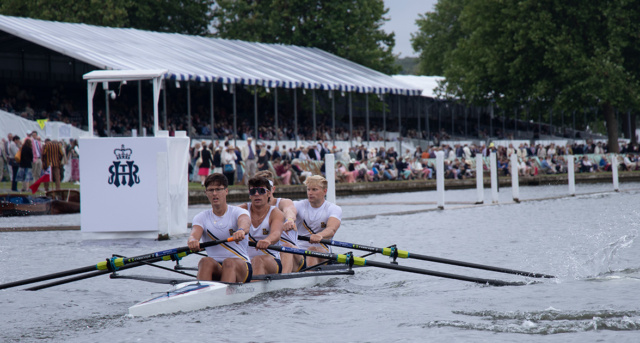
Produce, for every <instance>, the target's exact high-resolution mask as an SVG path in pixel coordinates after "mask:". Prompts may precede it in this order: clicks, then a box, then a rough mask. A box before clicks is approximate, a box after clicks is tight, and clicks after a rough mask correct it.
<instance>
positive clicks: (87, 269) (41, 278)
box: [0, 265, 96, 289]
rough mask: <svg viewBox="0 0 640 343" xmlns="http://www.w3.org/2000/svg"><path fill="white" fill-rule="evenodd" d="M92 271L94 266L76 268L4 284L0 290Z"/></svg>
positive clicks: (0, 286) (94, 268)
mask: <svg viewBox="0 0 640 343" xmlns="http://www.w3.org/2000/svg"><path fill="white" fill-rule="evenodd" d="M94 270H96V266H95V265H93V266H88V267H84V268H77V269H72V270H67V271H64V272H59V273H53V274H48V275H42V276H38V277H33V278H30V279H25V280H20V281H14V282H9V283H5V284H2V285H0V289H5V288H11V287H17V286H22V285H27V284H30V283H36V282H40V281H46V280H51V279H57V278H61V277H65V276H70V275H75V274H81V273H87V272H92V271H94Z"/></svg>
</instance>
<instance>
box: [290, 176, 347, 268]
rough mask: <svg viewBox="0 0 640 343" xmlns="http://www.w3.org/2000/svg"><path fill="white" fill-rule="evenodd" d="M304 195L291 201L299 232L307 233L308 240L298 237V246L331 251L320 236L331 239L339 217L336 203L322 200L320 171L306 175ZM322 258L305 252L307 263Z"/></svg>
mask: <svg viewBox="0 0 640 343" xmlns="http://www.w3.org/2000/svg"><path fill="white" fill-rule="evenodd" d="M304 184H305V185H306V186H307V199H305V200H300V201H294V202H293V203H294V205H295V207H296V211H297V216H296V227H297V228H298V235H299V236H307V237H309V242H307V241H302V240H298V246H299V247H300V248H302V249H305V250H312V251H318V252H331V247H330V246H328V245H324V244H321V243H320V240H321V239H331V238H332V237H333V236H334V235H335V234H336V232H337V231H338V229H339V228H340V222H341V221H342V209H341V208H340V206H338V205H336V204H333V203H330V202H328V201H326V200H325V199H324V198H325V196H326V195H327V187H328V184H329V183H328V182H327V180H326V179H325V178H324V177H322V176H320V175H313V176H309V177H307V179H306V180H305V181H304ZM320 262H324V260H323V259H320V258H317V257H311V256H305V263H306V266H307V267H310V266H314V265H316V264H318V263H320Z"/></svg>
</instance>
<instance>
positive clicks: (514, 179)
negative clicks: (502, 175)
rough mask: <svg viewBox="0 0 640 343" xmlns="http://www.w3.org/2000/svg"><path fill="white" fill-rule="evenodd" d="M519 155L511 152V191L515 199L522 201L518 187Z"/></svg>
mask: <svg viewBox="0 0 640 343" xmlns="http://www.w3.org/2000/svg"><path fill="white" fill-rule="evenodd" d="M519 185H520V184H519V183H518V155H516V154H515V153H513V154H511V192H512V194H513V201H515V202H520V189H519V188H518V186H519Z"/></svg>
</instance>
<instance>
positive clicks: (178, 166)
mask: <svg viewBox="0 0 640 343" xmlns="http://www.w3.org/2000/svg"><path fill="white" fill-rule="evenodd" d="M79 142H80V143H79V145H80V149H81V151H82V158H81V159H80V180H81V181H80V182H81V189H82V197H81V202H82V203H81V208H82V211H81V230H82V232H83V233H84V232H96V233H98V232H109V233H114V232H123V233H124V232H129V233H131V232H153V233H155V234H156V235H157V234H158V233H170V232H169V231H170V230H169V229H168V228H167V225H169V224H170V223H172V222H175V219H176V218H170V216H171V213H176V211H172V210H171V209H170V208H169V212H167V207H166V206H167V205H168V206H169V207H171V206H178V207H180V210H179V211H177V212H178V213H181V212H185V213H184V214H185V218H184V220H183V221H184V223H182V224H181V225H182V226H183V227H184V228H183V231H184V232H186V230H187V227H186V225H187V223H186V220H187V219H186V208H187V206H188V204H187V201H188V194H187V187H188V185H187V183H186V177H182V175H181V174H182V173H183V172H184V174H185V175H186V174H187V168H188V167H187V158H188V157H186V156H185V155H188V138H156V137H148V138H133V137H121V138H81V139H80V141H79ZM172 143H179V144H173V146H174V147H173V148H172V149H171V148H170V146H172ZM175 146H177V148H176V147H175ZM172 155H173V156H172ZM182 160H184V163H182ZM159 161H160V162H159ZM172 168H174V170H173V173H171V169H172ZM158 170H160V171H164V170H166V171H167V172H166V173H162V172H161V173H159V172H158ZM158 174H162V175H160V176H159V175H158ZM169 175H171V176H173V177H174V178H175V179H178V180H179V182H180V184H181V186H182V187H179V186H178V187H176V185H172V184H171V180H168V179H167V178H168V177H169ZM183 179H184V180H185V182H184V183H183V182H182V181H183ZM159 188H161V190H160V192H159V191H158V189H159ZM164 189H168V190H169V192H171V191H173V192H176V193H178V194H179V195H180V196H179V197H178V198H179V199H180V201H176V202H174V203H170V202H169V201H168V200H167V198H166V197H167V196H170V195H169V194H166V192H165V191H164ZM159 194H160V197H159ZM161 198H162V199H161ZM172 198H173V199H175V198H176V197H175V196H172ZM160 204H162V206H160ZM182 207H184V211H183V209H182ZM161 208H162V210H160V209H161ZM180 216H181V214H180ZM181 221H182V220H179V221H178V222H181ZM160 224H161V225H160ZM161 226H164V228H163V227H161Z"/></svg>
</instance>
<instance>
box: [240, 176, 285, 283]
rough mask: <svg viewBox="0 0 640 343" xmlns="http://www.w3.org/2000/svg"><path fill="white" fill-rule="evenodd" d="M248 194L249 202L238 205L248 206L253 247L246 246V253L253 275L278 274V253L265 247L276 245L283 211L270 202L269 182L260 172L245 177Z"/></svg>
mask: <svg viewBox="0 0 640 343" xmlns="http://www.w3.org/2000/svg"><path fill="white" fill-rule="evenodd" d="M248 184H249V198H250V199H251V202H248V203H246V204H242V205H240V207H241V208H246V209H247V210H249V215H250V217H251V228H250V229H249V241H250V242H254V243H256V247H255V248H253V247H249V250H248V253H249V257H250V258H251V264H252V265H253V273H254V275H262V274H278V273H281V272H282V262H281V261H280V253H279V252H278V251H275V250H268V249H267V248H268V247H269V245H280V244H279V242H280V235H281V234H282V224H283V222H284V215H283V214H282V211H280V210H279V209H278V208H277V207H276V206H272V205H271V187H272V186H271V182H270V181H269V180H268V179H266V178H264V177H261V176H257V175H256V176H254V177H252V178H251V179H249V182H248Z"/></svg>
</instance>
